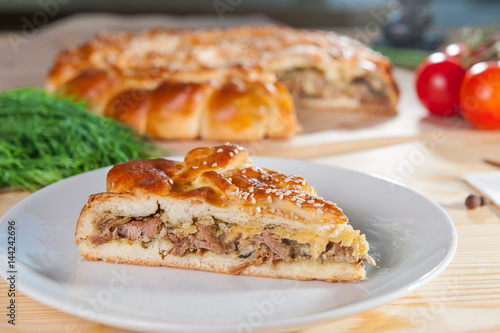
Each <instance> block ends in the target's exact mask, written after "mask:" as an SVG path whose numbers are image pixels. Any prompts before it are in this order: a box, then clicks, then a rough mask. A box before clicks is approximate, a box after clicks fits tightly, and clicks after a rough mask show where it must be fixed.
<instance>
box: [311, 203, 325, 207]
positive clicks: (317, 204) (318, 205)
mask: <svg viewBox="0 0 500 333" xmlns="http://www.w3.org/2000/svg"><path fill="white" fill-rule="evenodd" d="M313 206H314V207H322V206H323V204H320V203H318V202H316V203H314V204H313Z"/></svg>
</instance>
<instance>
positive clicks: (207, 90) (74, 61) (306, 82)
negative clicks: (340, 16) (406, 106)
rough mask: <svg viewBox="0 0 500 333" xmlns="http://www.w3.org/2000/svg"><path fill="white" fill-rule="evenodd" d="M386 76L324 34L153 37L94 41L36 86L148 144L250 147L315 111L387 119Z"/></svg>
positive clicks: (64, 56) (249, 29)
mask: <svg viewBox="0 0 500 333" xmlns="http://www.w3.org/2000/svg"><path fill="white" fill-rule="evenodd" d="M391 70H392V66H391V63H390V61H389V60H388V59H387V58H386V57H384V56H382V55H380V54H379V53H377V52H374V51H373V50H371V49H370V48H369V47H367V46H365V45H363V44H361V43H359V42H357V41H355V40H353V39H350V38H348V37H345V36H339V35H337V34H335V33H332V32H325V31H308V30H297V29H292V28H288V27H283V26H274V25H268V26H245V27H238V28H229V29H213V30H175V29H161V30H160V29H158V30H150V31H146V32H140V33H128V32H116V33H101V34H98V35H97V36H96V37H95V38H94V39H92V40H90V41H88V42H87V43H85V44H83V45H80V46H76V47H72V48H70V49H67V50H65V51H63V52H61V53H60V54H59V55H58V57H57V59H56V61H55V63H54V65H53V67H52V69H51V71H50V73H49V75H48V77H47V81H46V85H47V88H48V89H49V90H53V91H59V92H62V93H64V94H66V95H75V96H77V97H78V98H81V99H83V100H85V101H86V102H87V103H88V104H89V105H90V109H91V111H93V112H95V113H98V114H102V115H105V116H107V117H111V118H115V119H117V120H118V121H120V122H123V123H125V124H128V125H129V126H132V127H133V128H134V129H135V130H137V131H138V132H139V133H147V134H149V135H150V136H152V137H156V138H162V139H193V138H198V137H201V138H203V139H214V140H256V139H261V138H264V137H268V138H289V137H291V136H293V135H294V134H295V133H297V131H298V130H299V128H300V125H299V124H298V121H297V114H296V109H297V110H300V111H301V112H302V111H303V112H304V113H303V116H302V118H304V119H306V120H307V119H308V117H309V114H308V113H307V112H312V111H318V110H320V111H325V112H324V114H326V113H329V112H338V111H342V112H344V113H346V112H347V113H349V114H362V115H375V116H384V117H390V116H394V115H395V114H396V103H397V100H398V90H397V87H396V84H395V81H394V78H393V77H392V74H391ZM320 121H321V118H320ZM323 122H324V120H323Z"/></svg>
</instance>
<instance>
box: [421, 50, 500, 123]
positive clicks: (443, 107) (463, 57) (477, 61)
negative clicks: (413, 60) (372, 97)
mask: <svg viewBox="0 0 500 333" xmlns="http://www.w3.org/2000/svg"><path fill="white" fill-rule="evenodd" d="M498 43H499V42H497V44H492V46H494V47H497V46H498ZM484 50H490V47H488V48H486V47H483V49H479V50H478V49H471V48H470V47H468V46H467V44H465V43H456V44H450V45H448V46H447V47H446V48H445V49H444V50H443V51H442V52H436V53H433V54H431V55H430V56H429V57H427V58H426V59H425V60H424V61H423V62H422V63H421V64H420V65H419V66H418V67H417V70H416V73H415V75H416V76H415V78H416V90H417V95H418V98H419V99H420V101H421V102H422V104H423V105H424V106H425V107H426V108H427V109H428V110H429V112H430V113H432V114H435V115H438V116H443V117H450V116H454V115H457V114H461V115H462V116H463V117H464V118H465V119H466V120H467V121H468V122H469V123H470V124H472V125H473V126H475V127H476V128H479V129H500V61H499V60H498V57H497V56H496V55H495V54H494V55H493V56H490V55H489V54H488V56H486V55H485V54H486V53H485V51H484ZM499 52H500V51H499ZM489 59H495V60H489Z"/></svg>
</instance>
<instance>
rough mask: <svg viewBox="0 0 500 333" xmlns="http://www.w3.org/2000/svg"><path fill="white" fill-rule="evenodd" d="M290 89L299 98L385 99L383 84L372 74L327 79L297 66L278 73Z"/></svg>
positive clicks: (315, 70) (321, 74)
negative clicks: (348, 78) (348, 97)
mask: <svg viewBox="0 0 500 333" xmlns="http://www.w3.org/2000/svg"><path fill="white" fill-rule="evenodd" d="M278 79H279V80H280V81H282V82H283V83H284V84H285V85H286V86H287V87H288V89H290V91H291V92H292V93H293V94H294V95H295V96H296V97H299V98H307V97H310V98H336V97H341V96H346V95H347V96H351V97H353V98H356V99H359V100H361V101H364V102H368V101H370V102H376V101H385V100H386V99H387V96H385V92H384V91H385V89H384V84H383V83H382V82H381V80H380V79H378V78H377V77H375V76H373V75H369V74H367V75H365V76H360V77H356V78H354V79H353V80H352V81H351V82H339V80H336V81H327V80H326V78H325V76H324V74H323V72H321V71H319V70H317V69H314V68H298V69H294V70H291V71H286V72H283V73H280V74H278Z"/></svg>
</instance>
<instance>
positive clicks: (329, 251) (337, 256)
mask: <svg viewBox="0 0 500 333" xmlns="http://www.w3.org/2000/svg"><path fill="white" fill-rule="evenodd" d="M320 260H322V261H336V262H348V263H355V262H358V261H359V258H357V257H355V256H353V255H352V249H351V248H350V247H347V246H342V245H340V244H339V243H331V242H330V243H328V246H327V247H326V251H325V252H323V253H322V254H321V256H320Z"/></svg>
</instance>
